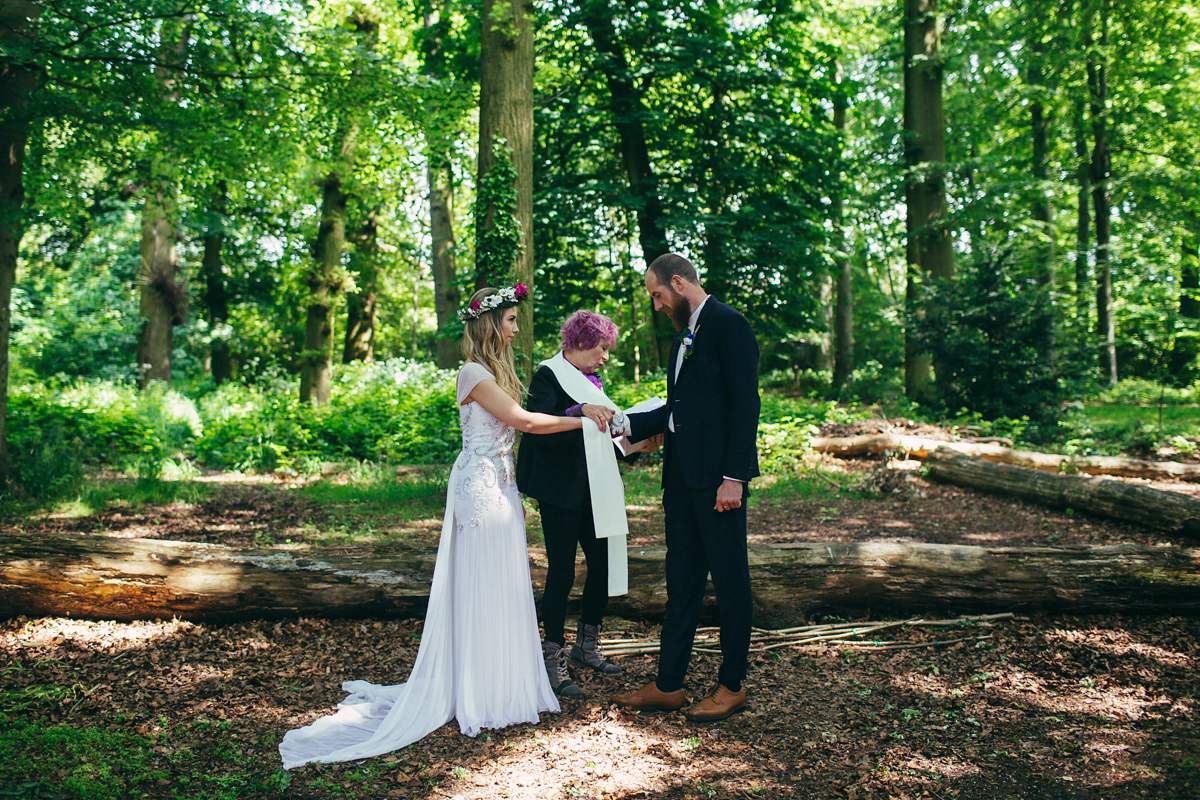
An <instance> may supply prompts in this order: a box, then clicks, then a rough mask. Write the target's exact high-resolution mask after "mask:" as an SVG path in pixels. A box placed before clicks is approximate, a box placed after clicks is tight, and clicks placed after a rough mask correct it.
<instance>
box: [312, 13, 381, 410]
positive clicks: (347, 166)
mask: <svg viewBox="0 0 1200 800" xmlns="http://www.w3.org/2000/svg"><path fill="white" fill-rule="evenodd" d="M349 24H350V25H351V26H352V27H353V28H354V31H355V33H356V34H357V35H358V37H359V41H360V42H361V45H362V49H363V50H364V51H365V52H367V53H370V52H372V51H374V50H375V47H376V44H377V42H378V40H379V23H378V21H376V20H375V19H373V18H371V17H370V16H369V15H368V14H366V13H365V12H354V13H352V14H351V17H350V20H349ZM348 80H349V81H350V86H349V87H348V89H349V90H351V91H352V90H353V89H354V84H355V83H356V82H361V81H362V80H364V79H363V77H362V75H361V74H360V73H359V70H358V67H357V66H356V67H355V72H354V73H353V74H351V75H350V77H349V79H348ZM338 113H341V114H342V115H343V116H342V118H341V119H340V120H339V122H338V125H337V128H336V130H335V132H334V136H333V163H334V166H333V168H332V169H331V170H330V172H329V173H328V174H326V175H325V177H324V178H323V179H322V180H321V182H320V184H319V185H320V187H321V225H320V227H319V228H318V229H317V239H316V242H315V243H314V244H313V260H312V262H311V264H310V266H309V270H308V275H307V280H306V283H307V285H308V301H307V308H306V309H305V320H304V348H303V350H302V351H301V353H300V400H301V401H302V402H305V403H313V404H315V405H328V404H329V400H330V391H331V388H332V377H333V320H334V312H335V309H336V307H337V301H338V299H339V298H340V296H341V294H342V291H343V290H344V289H345V286H346V281H345V279H346V276H345V273H344V271H343V269H342V254H343V253H344V252H345V249H346V219H347V217H348V215H349V214H348V210H347V206H348V204H349V201H350V194H349V192H348V190H347V187H348V186H349V185H350V183H351V181H352V178H353V175H354V169H355V166H356V164H357V161H358V135H359V127H360V123H359V119H358V117H357V110H356V109H354V108H345V109H339V110H338Z"/></svg>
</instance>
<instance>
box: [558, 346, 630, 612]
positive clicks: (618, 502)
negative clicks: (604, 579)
mask: <svg viewBox="0 0 1200 800" xmlns="http://www.w3.org/2000/svg"><path fill="white" fill-rule="evenodd" d="M541 366H543V367H549V368H550V371H551V372H553V373H554V377H555V378H556V379H558V385H559V386H561V387H562V390H563V391H564V392H566V393H567V394H569V395H570V396H571V398H572V399H573V400H575V402H577V403H591V404H592V405H603V406H606V407H608V408H611V409H612V410H614V411H616V410H617V404H616V403H614V402H613V401H612V400H609V399H608V397H606V396H605V394H604V392H602V391H601V390H600V387H599V386H597V385H596V384H594V383H592V382H591V381H589V380H588V379H587V377H586V376H585V375H584V374H583V373H582V372H580V371H579V368H578V367H576V366H575V365H574V364H572V363H571V362H570V361H567V358H566V356H564V355H563V354H562V352H561V351H560V352H559V353H558V355H556V356H553V357H551V358H548V359H546V360H545V361H543V362H542V363H541ZM583 452H584V456H585V457H586V459H587V471H588V486H589V488H590V489H591V496H592V519H593V520H594V521H595V524H596V538H597V539H607V540H608V596H609V597H616V596H618V595H622V594H627V593H628V592H629V555H628V553H627V552H626V548H627V546H628V545H627V543H626V537H627V536H628V534H629V521H628V519H627V518H626V517H625V486H624V484H622V483H621V471H620V469H618V468H617V456H616V453H615V452H613V442H612V434H611V433H610V432H609V431H602V430H600V429H599V428H597V427H596V425H595V423H594V422H592V421H591V420H589V419H587V418H586V417H585V418H584V421H583Z"/></svg>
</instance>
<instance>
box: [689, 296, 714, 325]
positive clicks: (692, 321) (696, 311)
mask: <svg viewBox="0 0 1200 800" xmlns="http://www.w3.org/2000/svg"><path fill="white" fill-rule="evenodd" d="M710 297H712V295H711V294H706V295H704V299H703V300H701V301H700V305H698V306H696V307H695V308H694V309H692V315H691V316H690V317H688V327H689V328H691V329H692V333H695V332H696V321H697V320H699V319H700V311H701V309H703V308H704V304H705V303H707V302H708V298H710Z"/></svg>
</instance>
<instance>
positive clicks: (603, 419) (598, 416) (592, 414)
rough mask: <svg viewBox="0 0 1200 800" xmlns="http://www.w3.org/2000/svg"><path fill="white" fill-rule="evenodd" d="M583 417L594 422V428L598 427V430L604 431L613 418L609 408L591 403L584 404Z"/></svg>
mask: <svg viewBox="0 0 1200 800" xmlns="http://www.w3.org/2000/svg"><path fill="white" fill-rule="evenodd" d="M583 415H584V416H585V417H587V418H588V419H590V420H592V421H593V422H595V423H596V427H598V428H599V429H600V430H606V429H607V428H608V423H609V421H610V420H612V418H613V411H612V409H611V408H605V407H604V406H600V405H593V404H592V403H584V404H583Z"/></svg>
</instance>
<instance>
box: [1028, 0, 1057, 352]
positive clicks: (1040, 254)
mask: <svg viewBox="0 0 1200 800" xmlns="http://www.w3.org/2000/svg"><path fill="white" fill-rule="evenodd" d="M1029 12H1030V13H1029V17H1030V18H1029V19H1028V20H1027V24H1028V25H1029V33H1028V34H1027V37H1026V39H1027V42H1026V44H1027V48H1026V49H1027V50H1028V53H1029V55H1028V59H1029V60H1028V64H1027V67H1026V80H1027V81H1028V84H1029V91H1030V92H1031V97H1030V101H1029V138H1030V158H1029V171H1030V176H1031V177H1032V179H1033V185H1034V190H1033V192H1032V194H1031V206H1032V207H1031V216H1032V217H1033V221H1034V229H1035V236H1036V243H1035V246H1034V262H1035V270H1036V275H1037V286H1038V289H1039V292H1038V298H1037V301H1038V302H1040V303H1044V304H1045V305H1046V306H1047V308H1046V313H1045V314H1043V315H1042V316H1041V317H1040V319H1041V320H1042V321H1043V323H1044V324H1043V326H1042V329H1041V330H1040V332H1039V336H1038V338H1039V342H1038V345H1039V350H1040V351H1041V353H1042V357H1043V358H1044V359H1045V364H1046V367H1047V369H1048V370H1049V371H1050V372H1053V371H1054V363H1055V360H1056V356H1055V346H1056V345H1055V329H1054V313H1053V303H1054V292H1055V280H1056V275H1055V272H1056V270H1055V259H1056V257H1057V256H1056V248H1055V230H1054V207H1053V205H1052V202H1051V197H1052V193H1051V187H1050V181H1051V178H1050V131H1051V126H1052V123H1053V116H1054V115H1053V112H1052V110H1050V109H1048V108H1047V106H1046V97H1047V96H1048V95H1049V94H1050V93H1049V91H1048V87H1047V86H1046V75H1045V71H1046V70H1045V64H1044V62H1045V59H1046V45H1047V39H1048V38H1049V36H1050V32H1049V31H1047V30H1046V29H1045V26H1046V22H1047V21H1049V20H1050V19H1052V18H1053V16H1052V14H1050V13H1049V9H1046V8H1043V7H1042V3H1041V2H1040V1H1039V0H1035V2H1034V3H1033V4H1032V7H1031V8H1030V9H1029Z"/></svg>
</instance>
